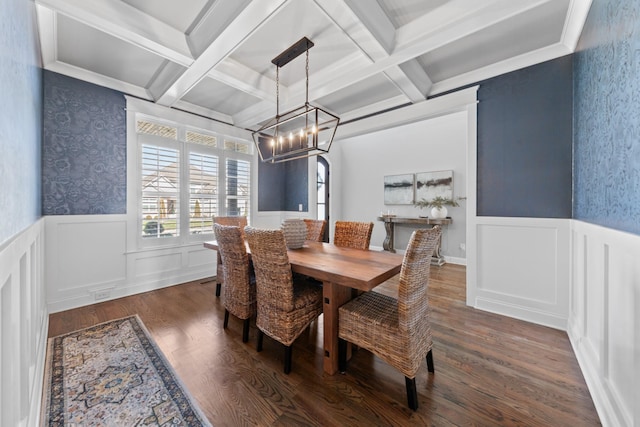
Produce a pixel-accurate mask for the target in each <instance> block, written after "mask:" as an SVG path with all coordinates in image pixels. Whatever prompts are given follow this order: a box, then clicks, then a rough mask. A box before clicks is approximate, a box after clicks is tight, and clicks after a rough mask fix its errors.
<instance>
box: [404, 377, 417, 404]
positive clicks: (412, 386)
mask: <svg viewBox="0 0 640 427" xmlns="http://www.w3.org/2000/svg"><path fill="white" fill-rule="evenodd" d="M404 381H405V383H406V385H407V403H408V404H409V408H410V409H413V410H414V411H417V410H418V392H417V391H416V379H415V378H409V377H404Z"/></svg>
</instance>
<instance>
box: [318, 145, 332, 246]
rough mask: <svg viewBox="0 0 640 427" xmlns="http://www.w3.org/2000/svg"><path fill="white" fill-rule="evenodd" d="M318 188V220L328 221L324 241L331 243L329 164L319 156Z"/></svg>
mask: <svg viewBox="0 0 640 427" xmlns="http://www.w3.org/2000/svg"><path fill="white" fill-rule="evenodd" d="M316 183H317V188H318V208H317V212H316V218H317V219H324V220H326V221H327V226H326V227H325V229H324V237H323V239H322V240H323V241H324V242H328V241H329V228H330V227H329V224H330V222H329V162H327V160H326V159H325V158H324V157H322V156H318V173H317V178H316Z"/></svg>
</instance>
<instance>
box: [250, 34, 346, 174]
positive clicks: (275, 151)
mask: <svg viewBox="0 0 640 427" xmlns="http://www.w3.org/2000/svg"><path fill="white" fill-rule="evenodd" d="M312 47H313V42H312V41H311V40H309V39H308V38H306V37H303V38H302V39H300V40H298V41H297V42H296V43H295V44H293V45H292V46H291V47H289V48H288V49H287V50H285V51H284V52H282V53H281V54H280V55H278V56H277V57H275V58H274V59H273V60H272V61H271V62H272V63H273V64H274V65H275V66H276V116H275V117H274V118H273V119H271V120H269V121H268V122H267V123H266V124H265V125H264V126H262V127H261V128H260V129H258V130H257V131H255V132H253V133H252V136H253V142H254V143H255V145H256V148H257V150H258V153H259V154H260V160H262V161H263V162H265V163H281V162H286V161H289V160H295V159H300V158H304V157H311V156H317V155H318V154H323V153H328V152H329V148H330V147H331V143H332V142H333V137H334V136H335V134H336V129H337V128H338V123H340V119H339V118H338V117H337V116H335V115H333V114H331V113H329V112H328V111H325V110H323V109H322V108H319V107H315V106H313V105H311V104H310V103H309V49H310V48H312ZM302 53H306V64H305V70H306V96H305V102H304V105H302V106H300V107H298V108H294V109H293V110H290V111H287V112H286V113H283V114H280V68H281V67H283V66H285V65H287V64H288V63H289V62H291V61H292V60H294V59H295V58H297V57H298V56H300V55H302Z"/></svg>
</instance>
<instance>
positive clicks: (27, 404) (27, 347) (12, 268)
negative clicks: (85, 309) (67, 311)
mask: <svg viewBox="0 0 640 427" xmlns="http://www.w3.org/2000/svg"><path fill="white" fill-rule="evenodd" d="M43 246H44V220H42V219H40V220H39V221H37V222H35V223H33V224H32V225H31V226H30V227H28V228H27V229H26V230H24V231H23V232H21V233H19V234H18V235H16V236H15V237H13V238H12V239H10V240H9V241H7V242H6V243H5V244H3V245H2V246H0V362H2V363H1V366H2V369H1V370H0V425H3V426H37V425H40V421H39V417H40V408H41V396H42V383H43V376H44V361H45V355H46V351H47V330H48V328H49V313H48V312H47V307H46V302H45V286H44V281H43V268H44V267H43V252H44V249H43Z"/></svg>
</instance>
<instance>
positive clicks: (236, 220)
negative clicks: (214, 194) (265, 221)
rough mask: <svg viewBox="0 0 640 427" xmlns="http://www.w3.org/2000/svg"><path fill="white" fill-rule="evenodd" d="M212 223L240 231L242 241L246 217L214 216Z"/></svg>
mask: <svg viewBox="0 0 640 427" xmlns="http://www.w3.org/2000/svg"><path fill="white" fill-rule="evenodd" d="M213 223H214V224H220V225H227V226H234V227H238V228H239V229H240V234H241V235H242V239H244V228H245V227H246V226H247V217H246V216H214V217H213Z"/></svg>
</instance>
